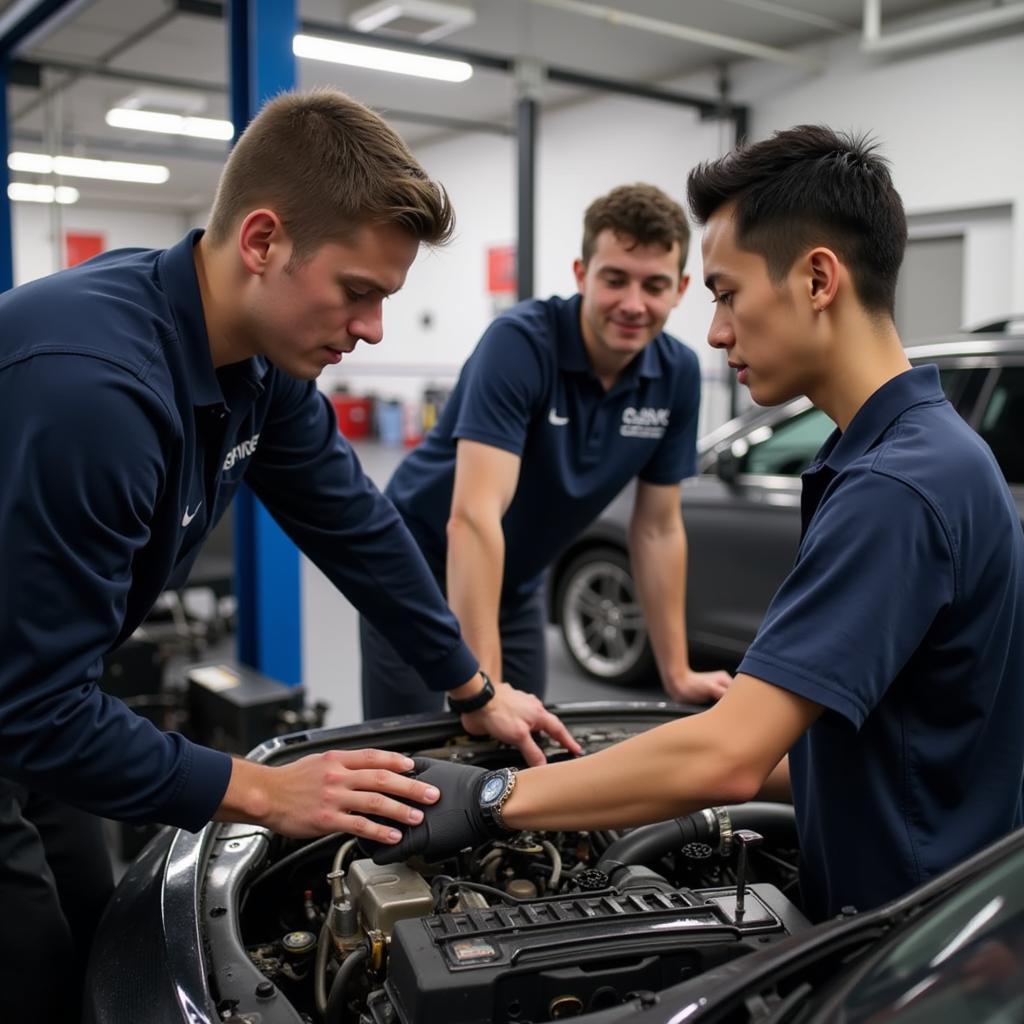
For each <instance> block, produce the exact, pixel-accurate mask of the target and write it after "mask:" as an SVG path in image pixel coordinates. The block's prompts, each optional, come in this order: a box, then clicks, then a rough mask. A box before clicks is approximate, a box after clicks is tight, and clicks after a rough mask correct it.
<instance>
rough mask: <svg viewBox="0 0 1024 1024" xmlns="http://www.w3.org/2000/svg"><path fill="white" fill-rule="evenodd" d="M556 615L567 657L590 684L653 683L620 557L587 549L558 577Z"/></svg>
mask: <svg viewBox="0 0 1024 1024" xmlns="http://www.w3.org/2000/svg"><path fill="white" fill-rule="evenodd" d="M556 595H557V596H556V599H555V602H556V603H555V612H556V615H557V620H558V624H559V627H560V629H561V632H562V641H563V643H564V644H565V649H566V651H568V653H569V657H570V658H571V659H572V661H573V662H575V664H576V665H578V666H579V667H580V669H582V671H583V672H584V673H585V674H586V675H588V676H590V677H591V678H592V679H599V680H601V681H602V682H605V683H613V684H615V685H617V686H626V687H633V686H639V685H642V684H645V683H646V684H650V683H657V672H656V671H655V664H654V654H653V652H652V651H651V644H650V641H649V639H648V637H647V626H646V624H645V623H644V620H643V613H642V612H641V611H640V603H639V601H638V599H637V593H636V584H635V583H634V581H633V574H632V572H631V570H630V566H629V558H628V556H627V555H626V553H625V552H624V551H622V550H621V549H619V548H613V547H595V548H589V549H587V550H586V551H582V552H580V553H579V554H577V555H576V556H575V557H574V558H573V559H572V561H571V562H569V563H568V564H567V565H566V567H565V569H564V570H563V571H562V573H561V575H560V577H559V581H558V589H557V591H556Z"/></svg>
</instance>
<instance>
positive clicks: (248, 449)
mask: <svg viewBox="0 0 1024 1024" xmlns="http://www.w3.org/2000/svg"><path fill="white" fill-rule="evenodd" d="M259 440H260V435H259V434H253V435H252V437H250V438H249V440H248V441H240V442H239V443H238V444H236V445H235V447H234V448H232V449H231V451H229V452H228V455H227V458H226V459H225V460H224V467H223V468H224V472H225V473H226V472H227V471H228V470H229V469H230V468H231V467H232V466H233V465H234V464H235V463H236V462H241V461H242V459H247V458H249V456H250V455H252V453H253V452H254V451H256V445H257V444H259Z"/></svg>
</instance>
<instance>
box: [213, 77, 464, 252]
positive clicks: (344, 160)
mask: <svg viewBox="0 0 1024 1024" xmlns="http://www.w3.org/2000/svg"><path fill="white" fill-rule="evenodd" d="M261 206H266V207H269V208H270V209H272V210H274V211H275V212H276V213H277V215H278V216H279V217H280V218H281V221H282V222H283V224H284V226H285V230H286V231H287V232H288V235H289V237H290V238H291V241H292V243H293V245H294V254H293V261H294V260H295V259H302V258H303V257H305V256H308V255H310V254H311V253H312V251H313V250H314V249H316V248H317V247H318V246H319V245H321V244H322V243H323V242H326V241H329V240H333V239H338V238H345V237H350V236H351V234H352V233H353V232H354V231H355V230H356V229H357V228H360V227H362V226H363V225H366V224H395V225H397V226H399V227H401V228H404V229H405V230H406V231H408V232H409V234H410V235H412V236H413V237H414V238H416V239H418V240H419V241H421V242H426V243H428V244H431V245H440V244H443V243H444V242H446V241H447V240H448V239H449V238H450V237H451V234H452V231H453V229H454V226H455V216H454V212H453V211H452V206H451V203H450V202H449V200H448V194H447V193H446V192H445V190H444V189H443V188H442V187H441V185H439V184H438V183H437V182H435V181H432V180H431V179H430V178H429V177H428V176H427V174H426V172H425V171H424V170H423V168H422V167H420V165H419V164H418V163H417V162H416V159H415V158H414V157H413V155H412V153H410V152H409V149H408V147H407V146H406V145H405V143H404V142H403V141H402V140H401V139H400V138H399V137H398V135H397V134H396V132H395V131H394V130H393V129H392V128H390V127H389V126H388V125H387V123H386V122H385V121H384V120H383V118H381V117H380V116H379V115H377V114H375V113H374V112H373V111H372V110H369V109H368V108H367V107H364V106H363V105H362V104H361V103H357V102H356V101H355V100H353V99H351V98H350V97H348V96H346V95H345V94H344V93H342V92H339V91H338V90H337V89H330V88H321V89H314V90H312V91H310V92H303V93H299V92H293V93H283V94H282V95H280V96H277V97H275V98H274V99H272V100H270V101H269V102H268V103H267V104H266V105H265V106H264V107H263V109H262V110H260V112H259V113H258V114H257V115H256V117H254V118H253V120H252V121H251V122H250V124H249V126H248V128H246V129H245V131H244V132H243V133H242V136H241V138H239V140H238V143H237V144H236V145H235V148H234V149H233V150H232V151H231V155H230V156H229V157H228V161H227V164H226V165H225V167H224V171H223V173H222V174H221V177H220V183H219V185H218V186H217V197H216V199H215V200H214V203H213V212H212V213H211V215H210V225H209V236H210V241H211V242H212V243H213V244H214V245H220V244H221V243H223V242H225V241H227V239H228V237H229V236H230V234H231V232H232V231H233V230H234V229H235V228H236V227H237V225H238V222H239V221H240V220H241V219H242V218H243V217H245V216H246V215H247V214H248V213H250V212H251V211H252V210H255V209H259V208H260V207H261Z"/></svg>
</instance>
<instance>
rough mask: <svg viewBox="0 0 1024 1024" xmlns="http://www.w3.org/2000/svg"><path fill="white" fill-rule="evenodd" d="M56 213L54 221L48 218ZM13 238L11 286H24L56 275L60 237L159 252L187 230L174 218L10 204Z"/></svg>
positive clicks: (60, 253) (183, 220)
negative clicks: (75, 234)
mask: <svg viewBox="0 0 1024 1024" xmlns="http://www.w3.org/2000/svg"><path fill="white" fill-rule="evenodd" d="M53 212H56V213H57V215H58V219H56V220H55V219H54V218H53V216H52V213H53ZM11 219H12V222H13V224H12V233H13V236H14V283H15V284H24V283H25V282H26V281H32V280H34V279H35V278H37V277H44V276H45V275H47V274H52V273H54V272H55V271H57V270H60V269H61V268H62V266H63V260H64V242H63V238H64V232H65V231H92V232H96V233H98V234H102V235H104V236H105V239H106V248H107V249H120V248H124V247H126V246H144V247H146V248H152V249H162V248H164V247H166V246H168V245H173V244H174V243H175V242H177V241H178V240H179V239H180V238H181V237H182V235H184V234H185V231H186V230H187V229H188V222H187V221H186V218H185V217H183V216H182V215H181V214H179V213H153V212H149V211H142V210H110V209H97V208H92V209H90V208H89V207H84V206H79V205H78V204H77V203H75V204H74V205H72V206H59V207H56V210H55V211H51V208H50V207H49V206H45V205H43V204H41V203H11Z"/></svg>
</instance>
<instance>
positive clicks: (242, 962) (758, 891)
mask: <svg viewBox="0 0 1024 1024" xmlns="http://www.w3.org/2000/svg"><path fill="white" fill-rule="evenodd" d="M650 724H652V723H650V722H647V723H645V724H639V723H638V724H637V725H636V726H614V727H608V726H597V725H595V726H591V727H587V728H577V729H574V730H573V731H574V734H575V735H576V737H577V739H578V740H579V741H580V743H581V745H583V747H584V750H585V751H587V752H592V751H595V750H599V749H601V748H602V747H603V746H607V745H608V744H610V743H614V742H618V741H619V740H620V739H625V738H627V737H628V736H630V735H633V734H635V733H636V732H639V731H642V729H643V728H647V727H649V725H650ZM305 752H308V751H303V753H305ZM403 752H406V753H409V754H412V755H422V756H427V757H435V758H449V759H454V760H460V761H464V762H466V763H472V764H477V765H480V766H481V767H485V768H497V767H502V766H513V765H517V766H518V765H519V764H521V762H520V761H519V758H518V754H517V753H516V752H515V751H514V750H510V749H509V748H505V747H502V746H500V745H498V744H496V743H494V742H493V741H491V740H474V739H470V738H467V737H465V736H459V737H455V738H453V739H451V740H446V741H444V742H441V743H440V744H438V745H433V746H410V747H409V748H407V749H404V750H403ZM547 753H548V756H549V757H550V758H551V759H552V760H555V759H558V758H559V757H560V756H567V755H566V754H565V753H564V751H562V752H560V751H559V749H557V748H556V749H553V750H549V751H547ZM796 845H797V844H796V830H795V823H794V820H793V812H792V808H791V807H789V806H787V805H781V804H764V803H751V804H744V805H741V806H738V807H728V808H725V807H718V808H708V809H706V810H703V811H699V812H697V813H695V814H691V815H688V816H686V817H683V818H678V819H675V820H673V821H670V822H661V823H658V824H656V825H650V826H645V827H642V828H637V829H632V830H627V831H623V832H618V831H612V830H607V831H564V832H554V831H549V832H524V833H520V834H519V835H517V836H514V837H510V838H508V839H505V840H491V841H488V842H487V843H484V844H483V845H481V846H480V847H478V848H476V849H474V850H471V851H464V852H463V853H460V854H459V855H458V856H457V857H455V858H452V859H451V860H448V861H444V862H442V863H437V864H427V863H425V862H423V861H420V860H417V859H413V860H411V861H409V862H408V863H406V864H397V865H388V866H378V865H376V864H374V863H373V861H372V860H370V859H368V858H367V857H365V856H364V855H363V854H362V853H361V851H360V848H359V846H358V843H357V842H356V840H355V839H354V838H353V837H351V836H344V835H338V836H328V837H324V838H321V839H317V840H313V841H296V840H288V839H284V838H282V837H280V836H277V835H273V834H270V833H268V832H266V830H263V829H253V828H249V827H244V826H220V829H219V832H218V834H217V836H216V840H215V843H214V848H213V849H212V850H211V851H210V852H209V854H208V859H207V868H206V872H205V885H204V889H203V892H202V904H203V905H202V914H201V919H202V920H203V923H204V935H203V941H204V943H205V946H206V949H205V954H206V960H207V964H208V965H209V974H208V980H209V983H210V987H211V990H212V992H213V995H214V998H215V1000H216V1005H217V1009H218V1013H219V1014H220V1016H221V1019H222V1020H224V1021H229V1022H231V1024H271V1022H289V1024H301V1022H317V1024H319V1022H327V1024H341V1022H359V1024H438V1022H442V1021H443V1022H447V1024H478V1022H492V1021H493V1022H506V1024H540V1022H546V1021H554V1020H560V1019H564V1018H568V1017H586V1016H587V1015H589V1014H592V1013H597V1012H599V1011H609V1010H612V1009H614V1008H615V1007H623V1008H624V1009H625V1008H626V1007H627V1006H635V1005H637V1003H638V1001H639V1004H640V1005H644V1004H645V1002H648V1003H649V1002H651V1001H653V1000H655V999H656V993H658V992H659V991H661V990H663V989H665V988H667V987H669V986H671V985H675V984H678V983H680V982H682V981H685V980H687V979H690V978H693V977H696V976H698V975H700V974H702V973H703V972H705V971H708V970H710V969H713V968H715V967H718V966H720V965H722V964H724V963H726V962H728V961H731V960H735V959H736V958H738V957H742V956H744V955H745V954H747V953H750V952H753V951H754V950H756V949H760V948H763V947H764V946H766V945H768V944H771V943H774V942H778V941H780V940H782V939H784V938H786V937H787V936H789V935H792V934H794V933H797V932H799V931H802V930H804V929H806V928H808V927H810V925H809V923H808V922H807V920H806V919H805V918H804V916H803V914H802V913H801V911H800V909H799V907H798V906H797V902H795V901H796V900H797V899H798V897H797V891H796V887H797V870H796ZM602 1019H605V1018H604V1017H602Z"/></svg>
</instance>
